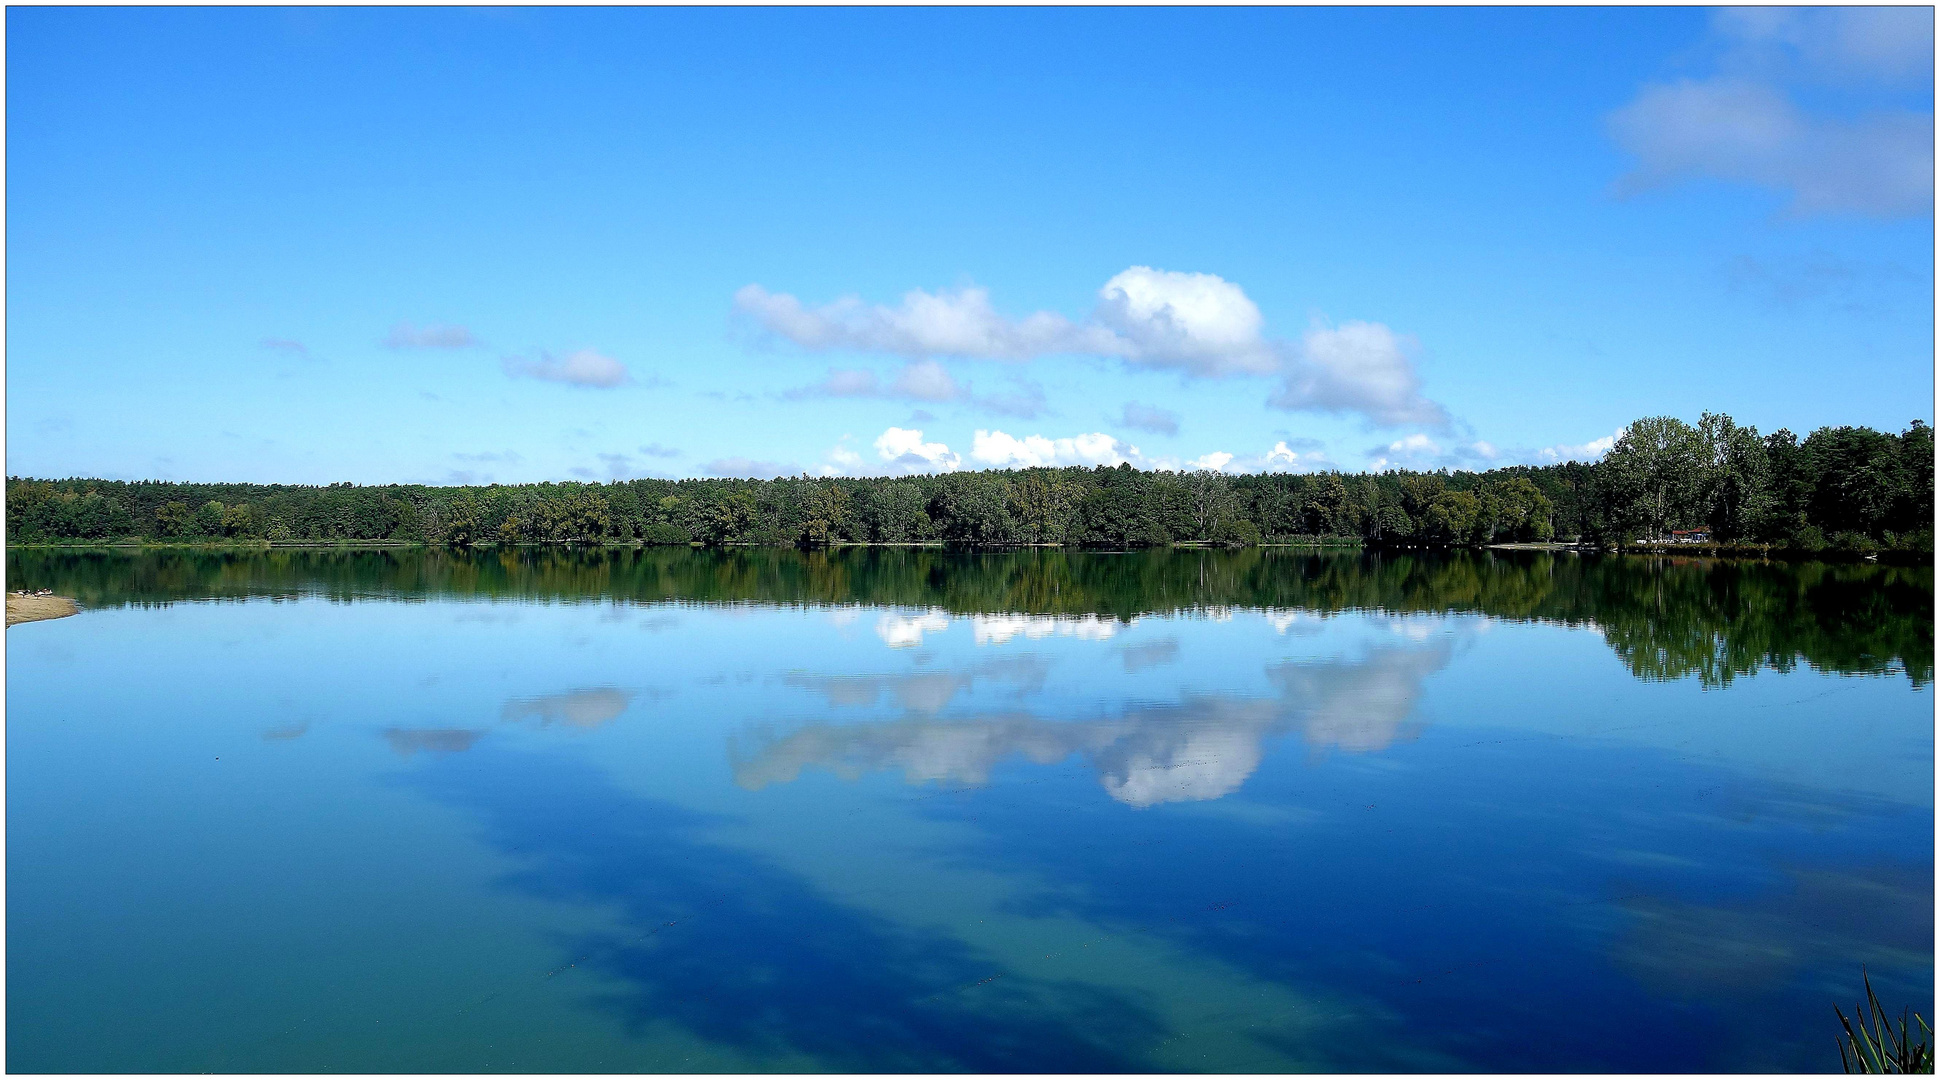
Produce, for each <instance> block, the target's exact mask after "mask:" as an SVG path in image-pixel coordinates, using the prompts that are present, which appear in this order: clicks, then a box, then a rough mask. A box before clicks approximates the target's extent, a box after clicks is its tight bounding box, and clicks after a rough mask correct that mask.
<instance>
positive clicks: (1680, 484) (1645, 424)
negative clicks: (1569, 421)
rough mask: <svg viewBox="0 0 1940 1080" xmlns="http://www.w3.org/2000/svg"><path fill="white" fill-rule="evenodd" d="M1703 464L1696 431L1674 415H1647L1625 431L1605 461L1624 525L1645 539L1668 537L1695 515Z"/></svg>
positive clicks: (1618, 513)
mask: <svg viewBox="0 0 1940 1080" xmlns="http://www.w3.org/2000/svg"><path fill="white" fill-rule="evenodd" d="M1703 464H1704V449H1703V440H1702V438H1701V437H1700V436H1699V434H1698V431H1697V429H1696V428H1693V427H1692V426H1691V425H1689V424H1687V423H1685V422H1684V421H1682V420H1679V419H1677V418H1676V417H1674V416H1647V417H1645V418H1643V419H1641V420H1638V421H1636V422H1634V423H1632V424H1631V425H1630V426H1629V427H1628V428H1625V429H1624V433H1623V435H1622V437H1620V438H1619V439H1618V440H1617V444H1616V446H1615V447H1613V448H1612V449H1611V451H1610V453H1609V455H1608V456H1607V457H1605V458H1604V459H1603V463H1602V470H1603V472H1604V474H1605V475H1606V476H1607V477H1608V478H1609V489H1610V491H1611V493H1612V494H1613V495H1614V497H1615V503H1616V505H1615V506H1614V507H1613V509H1614V510H1615V512H1616V516H1617V520H1618V524H1619V526H1620V527H1621V528H1623V529H1624V530H1625V531H1626V532H1627V533H1629V534H1632V535H1636V536H1641V538H1642V539H1645V540H1663V539H1665V538H1666V537H1667V536H1668V534H1669V532H1670V530H1671V529H1672V528H1673V527H1674V526H1676V525H1678V524H1680V523H1682V522H1684V521H1687V520H1690V519H1691V518H1692V517H1693V516H1695V515H1694V509H1695V506H1696V503H1697V495H1698V491H1699V488H1700V484H1701V482H1702V478H1703V475H1704V470H1703ZM1626 538H1628V537H1626Z"/></svg>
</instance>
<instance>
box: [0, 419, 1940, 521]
mask: <svg viewBox="0 0 1940 1080" xmlns="http://www.w3.org/2000/svg"><path fill="white" fill-rule="evenodd" d="M1932 522H1933V430H1932V428H1930V427H1929V426H1928V425H1926V424H1925V423H1923V422H1921V421H1918V420H1915V421H1913V423H1912V424H1911V425H1910V426H1909V427H1908V428H1907V429H1906V430H1905V431H1902V432H1900V433H1898V434H1890V433H1884V432H1879V431H1875V430H1873V429H1871V428H1863V427H1836V428H1834V427H1826V428H1820V429H1819V430H1817V431H1814V432H1812V433H1811V434H1810V435H1809V436H1808V437H1806V438H1805V439H1803V440H1801V439H1799V438H1798V437H1797V436H1796V435H1794V434H1793V433H1792V432H1790V431H1786V430H1780V431H1777V432H1774V433H1772V434H1770V435H1762V436H1761V435H1760V434H1759V433H1758V430H1757V429H1756V428H1752V427H1740V426H1738V425H1737V424H1736V423H1735V422H1733V421H1732V419H1731V418H1730V417H1729V416H1725V415H1722V414H1713V413H1706V414H1704V415H1703V416H1702V417H1701V418H1700V419H1699V422H1698V423H1697V424H1696V425H1695V426H1694V425H1691V424H1687V423H1684V422H1683V421H1681V420H1678V419H1676V418H1673V417H1647V418H1644V419H1641V420H1638V421H1636V422H1635V423H1633V424H1631V425H1630V427H1629V428H1628V429H1626V431H1625V432H1624V434H1623V436H1622V437H1621V438H1620V439H1618V440H1617V442H1616V445H1615V446H1614V447H1613V448H1612V449H1611V450H1610V451H1609V453H1607V454H1606V455H1605V456H1604V457H1603V458H1602V459H1601V460H1599V461H1594V462H1578V461H1570V462H1566V463H1562V464H1558V465H1547V466H1514V467H1510V468H1502V469H1492V470H1489V471H1486V472H1470V471H1448V470H1440V471H1436V472H1421V471H1410V470H1401V469H1394V470H1389V471H1386V472H1381V473H1342V472H1325V473H1303V474H1293V473H1268V474H1258V475H1236V476H1229V475H1224V474H1221V473H1217V472H1210V471H1192V472H1169V471H1155V472H1147V471H1142V470H1138V469H1134V468H1132V467H1131V466H1129V465H1120V466H1117V467H1107V466H1098V467H1096V468H1089V469H1087V468H1083V467H1076V466H1074V467H1068V468H1033V469H1002V470H990V471H985V472H960V473H944V474H938V475H917V476H908V477H822V478H814V477H807V476H802V477H783V478H780V479H775V480H736V479H688V480H661V479H639V480H625V481H613V482H611V483H542V484H493V485H489V486H470V487H438V486H428V485H415V484H387V485H357V484H331V485H328V486H322V487H318V486H303V485H284V484H202V483H175V482H163V481H137V482H124V481H113V480H88V479H66V480H38V479H28V478H21V477H10V478H9V479H8V481H7V530H8V536H9V538H10V539H11V540H12V541H13V542H16V543H19V542H27V543H33V542H55V543H67V542H77V541H78V542H96V543H101V542H116V541H125V540H139V541H151V542H215V541H253V542H269V543H272V544H274V543H306V542H308V543H314V542H395V543H412V544H434V545H439V544H442V545H460V546H465V545H480V544H506V545H510V544H530V543H562V542H563V543H600V542H621V543H642V544H649V545H653V544H689V543H699V544H703V545H708V546H726V545H733V544H757V545H782V546H802V547H821V546H828V545H833V544H842V543H943V544H947V545H954V546H964V547H1000V546H1019V545H1032V544H1058V545H1067V546H1075V547H1108V548H1133V547H1158V546H1164V545H1167V544H1174V543H1207V544H1215V545H1223V546H1231V547H1245V546H1255V545H1260V544H1320V545H1327V544H1348V545H1353V544H1360V545H1364V546H1370V547H1472V546H1480V545H1485V544H1491V543H1501V542H1528V541H1547V540H1551V539H1564V540H1572V541H1581V542H1585V543H1591V544H1597V545H1606V546H1608V545H1617V546H1620V545H1624V544H1631V543H1638V542H1650V541H1658V540H1663V539H1665V538H1666V537H1668V536H1669V535H1670V533H1671V532H1673V531H1674V530H1678V529H1685V528H1703V529H1706V530H1708V532H1709V534H1710V536H1711V539H1712V540H1713V541H1716V542H1719V543H1725V544H1761V545H1768V546H1772V547H1777V548H1782V549H1788V550H1798V551H1808V552H1810V551H1824V550H1828V549H1830V550H1842V551H1851V552H1859V553H1872V552H1877V551H1880V550H1895V551H1908V552H1931V551H1932V549H1933V528H1932Z"/></svg>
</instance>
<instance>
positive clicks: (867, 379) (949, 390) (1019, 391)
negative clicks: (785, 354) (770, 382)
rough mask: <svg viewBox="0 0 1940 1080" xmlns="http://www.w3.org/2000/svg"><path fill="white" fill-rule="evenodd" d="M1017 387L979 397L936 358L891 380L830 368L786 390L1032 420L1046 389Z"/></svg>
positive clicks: (790, 394) (794, 397)
mask: <svg viewBox="0 0 1940 1080" xmlns="http://www.w3.org/2000/svg"><path fill="white" fill-rule="evenodd" d="M1014 382H1015V389H1013V390H1011V391H1008V392H1005V393H1000V394H991V395H980V394H978V393H976V392H975V390H974V389H973V388H972V386H971V384H970V383H968V382H962V381H959V380H958V379H957V378H956V377H955V376H953V375H951V374H950V371H949V369H948V368H946V367H944V366H943V364H942V363H941V362H939V361H936V360H912V361H910V362H909V363H907V364H904V365H903V366H902V368H900V369H899V370H897V372H896V373H895V374H894V375H893V376H891V377H890V378H888V379H886V380H885V379H883V378H881V377H880V376H878V375H877V374H876V373H875V372H874V371H872V370H869V369H868V368H830V369H829V372H828V376H827V377H826V378H824V379H823V380H822V381H821V382H818V383H813V384H811V385H808V386H799V387H795V388H794V389H792V390H784V391H783V392H782V394H781V396H782V398H783V399H784V400H787V401H803V400H808V399H813V398H876V399H880V400H884V401H907V402H922V403H928V404H943V403H948V402H954V403H959V404H964V405H969V406H971V407H973V408H978V409H982V410H983V411H986V412H992V413H996V414H998V415H1002V416H1018V417H1022V418H1024V419H1027V420H1028V419H1033V418H1035V417H1037V416H1038V415H1040V414H1041V413H1043V412H1044V408H1045V401H1044V391H1043V389H1042V388H1041V387H1039V386H1037V385H1036V384H1034V383H1029V382H1025V381H1023V380H1014Z"/></svg>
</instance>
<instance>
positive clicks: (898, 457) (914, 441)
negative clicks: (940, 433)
mask: <svg viewBox="0 0 1940 1080" xmlns="http://www.w3.org/2000/svg"><path fill="white" fill-rule="evenodd" d="M876 453H877V454H878V455H879V456H881V458H882V460H883V461H884V462H886V463H888V464H889V465H891V466H892V467H894V468H897V469H900V470H902V471H904V472H953V471H955V470H956V468H957V466H958V465H961V464H962V463H963V462H962V459H961V458H959V457H958V456H957V455H956V454H955V453H953V452H951V450H950V448H949V447H948V446H946V445H944V444H943V443H940V442H924V441H923V433H922V432H921V431H916V430H911V429H908V428H899V427H892V428H890V429H888V430H887V431H884V432H883V433H882V434H881V435H878V436H876Z"/></svg>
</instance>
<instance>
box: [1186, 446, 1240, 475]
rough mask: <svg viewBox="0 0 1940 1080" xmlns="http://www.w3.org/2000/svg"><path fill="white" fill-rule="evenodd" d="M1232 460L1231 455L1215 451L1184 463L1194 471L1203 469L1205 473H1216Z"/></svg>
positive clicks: (1222, 451)
mask: <svg viewBox="0 0 1940 1080" xmlns="http://www.w3.org/2000/svg"><path fill="white" fill-rule="evenodd" d="M1232 460H1233V455H1231V454H1229V453H1227V452H1226V451H1224V450H1215V451H1213V452H1212V453H1210V454H1202V455H1200V456H1199V457H1196V458H1193V459H1192V460H1191V461H1188V462H1186V464H1187V465H1189V466H1191V467H1192V468H1194V469H1204V470H1205V471H1207V472H1218V471H1219V470H1221V469H1223V468H1225V467H1226V466H1227V465H1228V464H1229V463H1231V462H1232Z"/></svg>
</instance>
